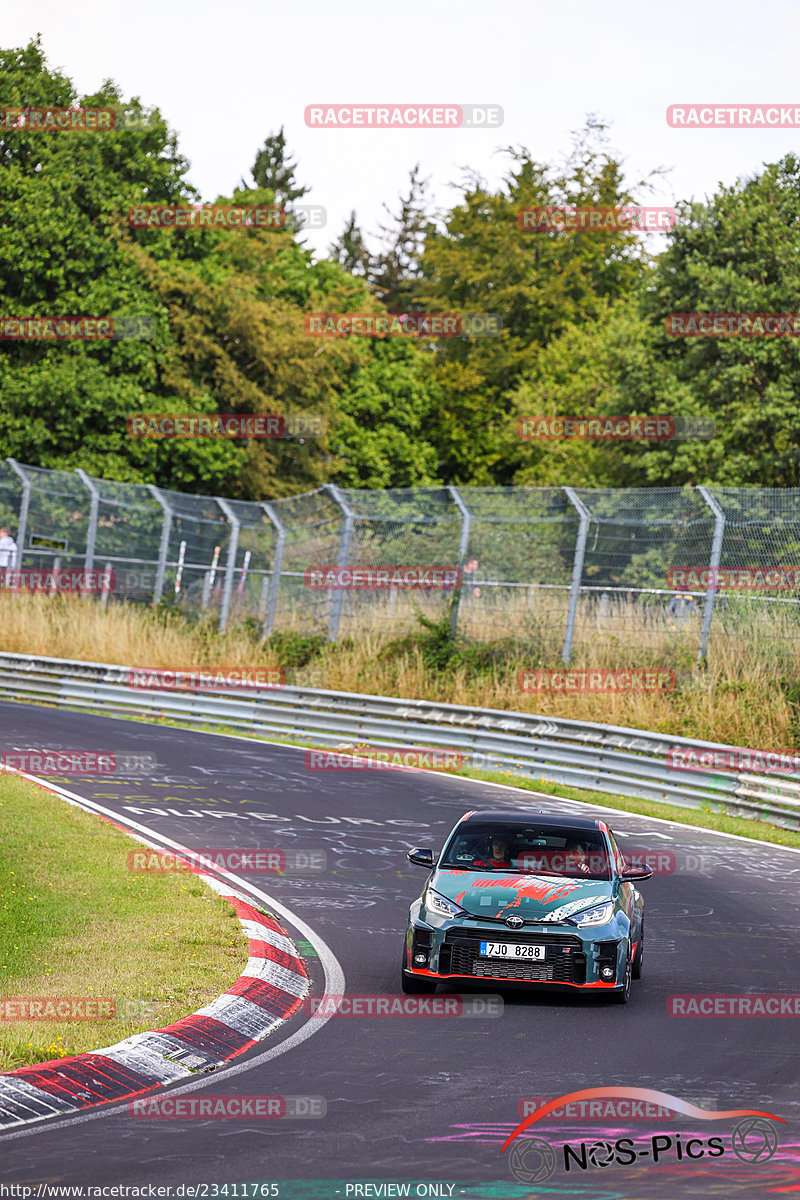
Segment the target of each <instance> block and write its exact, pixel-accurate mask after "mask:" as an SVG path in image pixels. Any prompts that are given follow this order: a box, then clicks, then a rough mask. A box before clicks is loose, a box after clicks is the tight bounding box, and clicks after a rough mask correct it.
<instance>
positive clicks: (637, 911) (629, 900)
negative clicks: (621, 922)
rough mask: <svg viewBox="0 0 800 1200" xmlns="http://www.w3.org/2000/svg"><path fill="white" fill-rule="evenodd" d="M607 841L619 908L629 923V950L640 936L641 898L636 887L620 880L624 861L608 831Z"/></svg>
mask: <svg viewBox="0 0 800 1200" xmlns="http://www.w3.org/2000/svg"><path fill="white" fill-rule="evenodd" d="M608 840H609V842H610V843H611V851H612V855H613V861H614V870H615V871H616V873H617V876H618V878H619V897H620V907H621V908H623V909H624V910H625V912H626V914H627V916H628V920H629V921H630V923H631V933H630V938H631V948H633V945H634V943H635V942H638V940H639V938H640V936H641V927H642V896H641V892H640V891H639V890H638V888H637V887H636V885H635V884H634V883H633V882H632V881H630V880H626V879H623V878H622V872H623V870H624V869H625V859H624V858H623V856H622V851H621V850H620V848H619V846H618V845H617V839H616V838H615V837H614V834H613V833H612V832H611V830H610V829H609V831H608Z"/></svg>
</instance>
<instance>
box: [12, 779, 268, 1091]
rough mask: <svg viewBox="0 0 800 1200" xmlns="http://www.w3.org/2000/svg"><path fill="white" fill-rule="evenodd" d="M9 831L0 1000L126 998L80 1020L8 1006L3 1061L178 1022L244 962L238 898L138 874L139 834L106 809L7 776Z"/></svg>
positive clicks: (180, 877) (93, 1044) (180, 879)
mask: <svg viewBox="0 0 800 1200" xmlns="http://www.w3.org/2000/svg"><path fill="white" fill-rule="evenodd" d="M0 831H1V832H2V837H3V855H2V858H0V1002H2V1001H5V1000H9V999H15V998H19V997H26V998H37V999H38V998H41V997H95V998H97V997H100V998H111V999H113V1001H114V1007H113V1008H112V1009H111V1011H112V1012H114V1015H113V1016H112V1017H103V1018H101V1019H95V1020H79V1021H72V1020H63V1019H62V1020H34V1021H30V1020H28V1021H24V1020H16V1019H7V1014H8V1012H9V1010H8V1008H7V1006H6V1005H5V1004H3V1005H2V1009H1V1010H0V1013H1V1016H0V1069H2V1070H5V1071H8V1070H13V1069H14V1068H15V1067H21V1066H25V1065H27V1064H31V1063H38V1062H43V1061H44V1060H46V1059H51V1058H58V1057H63V1056H65V1055H69V1054H79V1053H82V1052H84V1051H87V1050H95V1049H98V1048H99V1047H102V1046H108V1045H111V1044H112V1043H113V1042H117V1041H120V1040H121V1039H122V1038H125V1037H128V1036H129V1035H130V1034H132V1033H139V1032H141V1031H142V1030H146V1029H152V1028H154V1027H155V1026H160V1025H166V1024H169V1023H170V1022H172V1021H176V1020H178V1019H179V1018H180V1017H184V1016H186V1015H187V1014H188V1013H190V1012H193V1011H194V1010H195V1009H197V1008H200V1007H202V1006H203V1005H204V1004H207V1003H208V1002H209V1001H210V1000H211V999H213V998H214V997H215V996H218V995H219V994H220V993H221V992H224V991H225V989H226V988H227V987H229V986H230V984H231V983H232V982H233V980H234V979H236V977H237V976H238V975H239V974H240V973H241V971H242V969H243V968H244V966H245V964H246V962H247V942H246V940H245V938H244V937H243V935H242V931H241V926H240V924H239V921H238V919H237V917H236V914H235V913H234V911H233V909H232V908H231V906H230V904H228V903H227V901H225V900H223V899H221V897H219V896H217V895H216V894H215V893H213V892H212V891H211V890H210V889H209V888H208V887H207V886H206V885H205V884H203V883H201V882H200V881H199V880H198V879H196V878H194V877H193V876H191V875H190V876H188V877H187V876H186V875H185V874H144V873H138V874H136V873H134V872H132V871H131V870H129V869H128V866H127V856H128V854H129V852H130V851H131V850H132V849H135V848H137V847H138V846H139V843H138V842H135V841H133V840H132V839H130V838H127V837H126V836H125V835H124V834H123V833H121V832H120V831H119V830H117V829H115V828H114V827H113V826H112V825H110V824H108V822H106V821H104V820H102V819H101V818H99V817H95V816H92V815H91V814H89V813H86V812H83V810H81V809H79V808H75V807H73V806H71V805H68V804H66V803H65V802H64V801H63V800H60V799H58V798H57V797H56V796H53V795H51V794H49V793H47V792H46V791H45V790H44V789H42V788H39V787H36V786H35V785H34V784H31V783H29V782H28V781H27V780H23V779H19V778H17V777H15V776H13V775H6V774H2V775H0ZM11 1012H12V1014H13V1013H14V1012H15V1010H14V1009H12V1010H11ZM16 1012H19V1010H18V1009H17V1010H16Z"/></svg>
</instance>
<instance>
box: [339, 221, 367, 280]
mask: <svg viewBox="0 0 800 1200" xmlns="http://www.w3.org/2000/svg"><path fill="white" fill-rule="evenodd" d="M328 254H329V255H330V257H331V258H332V259H333V260H334V262H338V263H339V266H341V267H343V268H344V270H345V271H347V272H348V273H349V274H350V275H358V276H367V275H368V274H369V272H370V268H371V264H372V257H371V255H370V253H369V250H368V249H367V244H366V242H365V241H364V235H363V234H362V232H361V229H360V227H359V225H358V222H357V220H356V210H355V209H353V211H352V212H351V213H350V216H349V217H348V219H347V223H346V225H345V227H344V229H343V230H342V232H341V234H340V235H339V237H338V238H337V239H336V241H335V242H332V243H331V245H330V246H329V248H328Z"/></svg>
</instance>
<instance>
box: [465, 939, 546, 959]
mask: <svg viewBox="0 0 800 1200" xmlns="http://www.w3.org/2000/svg"><path fill="white" fill-rule="evenodd" d="M546 949H547V947H546V946H530V945H526V944H525V943H524V942H481V955H482V956H483V957H484V958H544V957H545V951H546Z"/></svg>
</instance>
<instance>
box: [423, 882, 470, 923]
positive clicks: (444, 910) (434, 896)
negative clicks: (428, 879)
mask: <svg viewBox="0 0 800 1200" xmlns="http://www.w3.org/2000/svg"><path fill="white" fill-rule="evenodd" d="M425 907H426V908H427V909H428V910H429V911H430V912H435V913H437V914H438V915H439V916H440V917H463V916H464V909H463V908H459V907H458V905H457V904H453V901H452V900H448V899H447V897H446V896H442V895H441V893H440V892H435V891H434V890H433V888H428V890H427V891H426V892H425Z"/></svg>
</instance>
